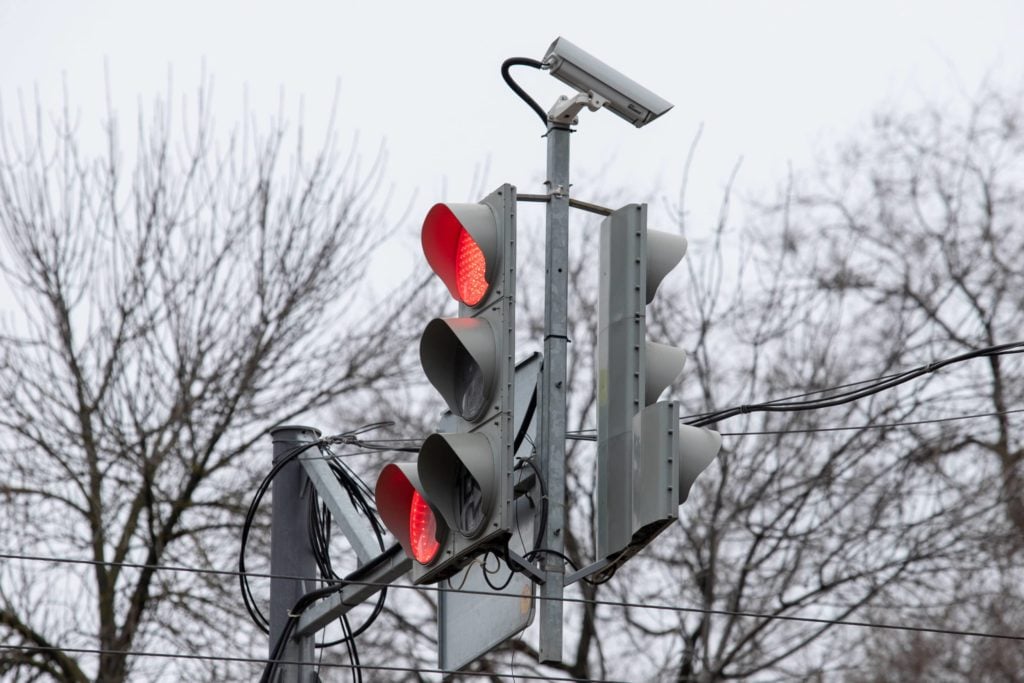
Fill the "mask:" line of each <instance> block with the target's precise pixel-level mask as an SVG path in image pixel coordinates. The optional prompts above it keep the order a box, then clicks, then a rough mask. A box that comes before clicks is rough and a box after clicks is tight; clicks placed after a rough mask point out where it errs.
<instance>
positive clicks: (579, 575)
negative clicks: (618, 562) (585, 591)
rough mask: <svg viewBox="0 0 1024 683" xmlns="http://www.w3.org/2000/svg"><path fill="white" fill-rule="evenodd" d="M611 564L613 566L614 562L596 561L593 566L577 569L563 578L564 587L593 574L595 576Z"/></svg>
mask: <svg viewBox="0 0 1024 683" xmlns="http://www.w3.org/2000/svg"><path fill="white" fill-rule="evenodd" d="M613 564H615V561H614V560H608V559H604V560H598V561H597V562H595V563H594V564H588V565H587V566H586V567H584V568H583V569H579V570H577V571H574V572H573V573H572V574H569V575H567V576H566V577H565V585H566V586H569V585H571V584H574V583H576V582H577V581H580V580H582V579H585V578H587V577H588V576H593V575H594V574H597V573H598V572H600V571H603V570H605V569H607V568H608V567H610V566H612V565H613Z"/></svg>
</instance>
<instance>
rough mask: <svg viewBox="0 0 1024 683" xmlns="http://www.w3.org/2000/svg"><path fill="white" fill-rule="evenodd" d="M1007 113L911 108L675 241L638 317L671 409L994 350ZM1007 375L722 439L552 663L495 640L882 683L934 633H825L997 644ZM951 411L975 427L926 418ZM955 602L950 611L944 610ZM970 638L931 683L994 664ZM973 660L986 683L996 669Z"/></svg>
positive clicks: (733, 426)
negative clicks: (678, 380) (879, 663)
mask: <svg viewBox="0 0 1024 683" xmlns="http://www.w3.org/2000/svg"><path fill="white" fill-rule="evenodd" d="M1016 102H1017V100H1014V99H1007V98H1001V97H998V96H996V95H992V94H986V95H985V96H983V97H982V98H981V99H979V100H978V102H977V103H976V106H975V107H974V108H973V109H972V111H971V115H970V116H969V117H968V118H967V121H966V123H963V124H958V123H957V121H958V119H951V118H950V117H948V116H939V115H937V114H935V113H934V112H927V113H925V114H921V115H914V116H910V117H907V118H905V119H897V118H893V117H883V118H880V119H879V120H878V121H877V122H876V126H875V127H874V128H873V130H872V132H871V133H870V135H867V136H865V137H864V139H865V140H866V142H863V143H861V144H857V145H853V146H852V147H850V148H844V150H843V151H842V153H841V154H840V156H839V157H838V158H836V159H833V160H831V161H830V162H829V164H828V167H827V169H825V171H819V172H818V173H816V174H815V175H814V176H812V177H808V178H806V179H805V178H802V177H799V176H797V177H794V178H792V179H790V180H789V182H787V183H786V184H785V186H784V191H783V193H782V195H781V197H780V200H779V201H778V202H777V203H776V204H774V205H772V206H768V207H762V208H761V209H760V210H759V211H757V212H756V216H757V218H756V219H755V220H753V221H751V223H750V224H749V225H748V226H747V228H746V229H745V230H744V231H743V232H742V233H741V232H738V231H737V230H736V229H735V228H734V227H732V225H731V224H730V221H729V220H728V215H727V213H726V212H724V211H723V216H722V220H721V222H720V224H719V225H718V228H717V230H716V231H714V232H713V234H712V237H711V239H710V240H707V241H704V242H703V243H701V242H697V243H695V244H694V245H692V249H691V254H690V256H689V257H688V262H689V263H690V265H691V276H692V277H691V278H690V281H689V282H688V283H687V284H686V286H685V287H684V288H681V289H679V290H677V292H676V294H675V295H674V296H671V295H667V294H659V299H658V301H659V302H661V304H662V305H661V306H660V307H659V308H658V309H657V310H655V311H653V312H652V313H651V316H650V317H649V329H650V330H651V336H652V337H653V338H657V339H660V340H664V341H675V342H677V343H680V344H681V345H683V346H687V347H689V349H690V351H691V362H690V366H689V368H688V372H687V374H686V377H685V378H684V380H683V384H682V387H681V391H682V394H683V395H684V396H685V397H686V405H687V407H688V408H689V411H690V412H691V414H698V413H703V412H706V411H708V410H714V409H718V408H723V407H728V406H733V405H744V404H752V403H756V402H760V401H764V400H765V399H768V398H778V397H783V396H787V395H803V394H807V393H810V394H811V395H812V396H825V397H828V396H832V395H834V394H835V391H834V390H832V389H831V388H832V387H840V386H842V385H847V384H851V383H853V384H854V386H869V384H870V380H871V379H872V378H873V377H878V376H884V375H888V374H892V373H897V372H901V371H903V370H906V369H908V368H910V367H914V366H918V365H924V364H927V363H930V362H934V361H937V360H940V359H942V358H945V357H949V356H952V355H956V354H958V353H963V352H970V351H976V350H977V349H980V348H983V347H988V346H994V345H997V344H1000V343H1006V342H1011V341H1018V340H1019V339H1020V336H1021V324H1020V322H1021V315H1022V312H1021V311H1022V306H1021V300H1020V296H1019V293H1020V292H1021V291H1024V286H1022V285H1024V283H1021V282H1020V278H1021V272H1022V271H1021V269H1020V268H1019V267H1017V266H1016V263H1017V262H1018V261H1019V260H1020V255H1021V248H1022V246H1021V244H1022V240H1021V237H1020V235H1021V234H1024V233H1021V231H1020V229H1019V227H1020V220H1021V216H1022V215H1024V213H1022V211H1021V209H1022V208H1024V203H1022V201H1021V197H1022V193H1024V178H1022V177H1021V173H1022V171H1021V169H1024V164H1022V163H1021V160H1022V158H1024V146H1022V144H1021V142H1020V137H1019V136H1020V133H1019V130H1020V126H1019V123H1020V120H1021V118H1020V112H1019V108H1018V107H1017V104H1016ZM960 121H962V119H960ZM826 171H827V172H826ZM683 227H684V228H685V227H686V226H683ZM588 255H589V256H593V255H592V254H588V253H587V252H586V251H583V252H581V253H580V254H578V257H579V258H578V259H577V260H576V261H574V264H573V272H572V278H571V282H572V284H571V287H572V294H571V297H572V298H573V301H574V310H575V311H577V312H578V313H580V315H579V317H578V318H577V319H576V320H574V321H573V323H572V324H573V330H572V334H571V336H572V346H571V351H572V353H573V359H574V361H575V363H574V364H572V365H571V367H570V370H571V371H572V372H573V374H572V377H571V379H570V382H571V386H572V387H573V397H574V399H573V405H572V406H571V410H572V414H571V416H570V424H571V425H573V426H574V427H576V428H577V429H586V428H592V426H593V422H592V417H591V410H592V406H593V400H594V397H593V394H592V391H591V390H588V387H591V388H592V379H591V373H592V339H593V330H592V329H590V328H591V326H592V323H593V319H594V317H595V316H594V315H593V306H594V302H593V291H594V290H593V287H592V283H593V275H592V274H591V273H590V270H588V267H589V268H590V269H591V270H592V263H591V264H590V265H589V266H588V264H587V256H588ZM523 280H528V278H524V279H523ZM519 301H520V315H519V320H520V327H521V328H524V327H526V328H530V329H532V330H533V331H534V333H536V331H537V330H536V320H537V313H538V311H537V310H536V308H535V307H531V304H534V305H535V304H536V297H531V295H530V293H529V292H526V293H521V294H520V299H519ZM530 321H532V327H531V322H530ZM1017 374H1019V361H1017V360H1016V359H1015V357H1013V356H991V357H986V358H983V359H978V360H973V361H971V363H970V364H964V365H961V366H957V367H956V368H950V369H947V370H943V372H942V373H941V374H930V375H927V376H925V377H923V378H921V379H919V380H917V381H915V382H913V383H911V384H907V385H904V386H901V387H898V388H895V389H891V390H888V391H886V392H885V393H880V394H876V395H874V396H870V397H865V398H863V399H861V400H858V401H855V402H851V403H847V404H842V405H836V406H833V407H830V408H827V409H824V408H819V409H816V410H813V411H806V412H797V411H791V412H780V413H751V414H748V415H746V416H743V417H738V418H736V419H733V420H730V421H728V422H722V423H721V424H719V425H718V428H719V429H721V431H723V432H725V446H724V448H723V451H722V453H721V454H720V456H719V458H718V459H717V461H716V463H715V465H714V466H713V468H712V469H711V470H710V471H709V472H708V473H707V474H705V475H704V476H703V477H702V478H701V479H700V480H699V481H698V485H697V487H696V488H695V491H694V492H693V493H692V495H691V497H690V500H689V501H687V503H686V505H685V506H684V507H683V509H682V513H683V516H684V519H683V521H682V523H681V524H680V525H679V526H678V527H676V528H674V529H673V530H672V531H671V532H669V533H666V534H665V535H664V536H662V537H660V538H659V540H658V541H657V542H655V543H654V544H652V545H651V547H649V548H648V549H647V550H645V551H644V552H643V553H641V554H640V555H639V556H637V557H636V558H634V559H633V560H631V562H630V563H629V564H627V565H626V566H624V567H623V568H622V569H621V570H620V571H619V572H618V574H616V576H615V578H613V579H612V580H611V581H610V582H609V583H608V584H605V585H602V586H592V585H588V584H584V585H582V586H577V587H575V588H574V589H573V592H570V595H572V596H574V597H583V598H585V599H586V600H588V601H593V602H590V603H588V604H586V605H584V606H582V607H571V606H570V607H568V608H567V618H568V619H569V624H570V627H569V629H568V630H567V633H568V634H570V636H569V638H570V643H569V644H568V646H567V653H568V659H567V662H566V664H564V665H562V666H560V667H554V668H552V667H550V666H541V665H538V664H537V663H536V652H535V651H534V650H533V649H532V647H531V646H530V645H529V644H528V643H525V642H523V641H518V640H517V641H514V642H513V643H511V644H510V646H509V649H511V650H512V651H514V652H515V653H516V654H518V655H519V656H518V657H517V658H516V659H515V660H514V661H515V670H516V671H524V672H530V673H535V674H538V675H544V674H545V672H547V673H556V672H558V673H561V674H563V675H564V674H570V675H573V676H578V677H584V678H616V679H618V678H624V679H627V680H679V681H711V680H721V679H728V678H749V677H794V678H797V679H814V678H832V677H835V676H840V675H847V674H848V675H851V676H857V675H860V674H857V673H850V672H851V671H852V672H857V671H861V672H865V674H864V675H866V676H868V679H870V677H871V673H870V672H871V671H872V669H870V668H865V667H866V664H865V662H867V661H870V660H871V659H872V657H873V656H872V655H870V654H867V655H866V654H865V653H866V652H873V651H877V652H880V653H882V654H883V655H884V656H885V657H886V658H885V661H887V662H891V661H892V660H893V659H895V658H897V657H899V656H900V653H904V652H912V651H917V652H921V651H922V650H921V648H923V647H925V646H927V647H929V648H933V649H934V648H936V647H938V644H939V643H941V642H943V641H941V640H939V639H940V638H943V637H946V638H948V636H942V635H934V636H929V637H927V638H926V639H925V638H921V637H919V636H907V637H906V639H902V638H901V637H900V636H899V635H898V634H899V633H900V632H899V631H895V632H894V631H892V630H891V629H886V630H885V631H884V633H886V634H889V637H886V638H880V637H879V635H878V634H879V633H881V632H877V631H874V630H872V629H870V628H866V627H863V626H849V625H841V623H840V622H843V621H851V620H852V621H867V622H874V623H882V624H885V625H887V626H900V625H911V626H913V625H925V626H931V627H937V628H952V629H956V628H964V627H965V624H966V622H968V621H970V620H971V619H977V618H979V616H984V615H985V614H991V615H994V616H993V619H992V620H991V621H990V622H989V623H988V626H990V627H991V628H990V630H991V631H992V632H1004V633H1005V632H1007V631H1006V629H1007V628H1011V629H1012V625H1013V624H1016V623H1019V615H1018V614H1017V613H1016V611H1015V610H1016V609H1017V608H1016V607H1015V605H1016V604H1017V602H1015V601H1014V600H1010V599H1007V600H1005V601H1003V602H999V601H998V598H997V597H996V596H998V595H1000V594H1006V589H1005V586H1007V585H1012V584H1013V581H1014V579H1013V577H1016V576H1017V572H1018V570H1016V569H1015V568H1014V567H1015V564H1016V563H1015V562H1014V560H1013V557H1014V556H1015V553H1016V552H1017V551H1016V549H1015V548H1016V546H1015V545H1014V542H1013V539H1014V538H1015V537H1017V534H1018V533H1019V531H1018V526H1017V521H1016V518H1017V516H1018V510H1019V501H1020V492H1019V486H1017V485H1016V484H1015V482H1016V481H1017V478H1018V477H1019V476H1020V472H1019V457H1020V448H1021V445H1020V439H1019V437H1018V436H1015V434H1014V430H1013V429H1012V422H1011V420H1012V419H1013V417H1012V414H1010V413H1007V411H1008V410H1009V409H1011V408H1012V407H1014V406H1016V405H1018V404H1019V403H1020V398H1021V397H1020V391H1021V387H1020V386H1019V382H1014V381H1013V380H1012V378H1013V377H1014V376H1015V375H1017ZM965 413H969V414H974V413H985V414H986V417H984V418H974V419H970V420H951V421H942V422H933V420H937V419H943V420H945V419H946V418H950V417H954V418H955V417H959V416H961V415H962V414H965ZM908 422H909V423H913V424H906V423H908ZM569 467H570V472H569V486H570V495H569V497H568V501H569V505H570V506H571V509H570V510H569V511H568V519H569V520H570V521H571V528H570V529H569V530H567V536H566V549H567V552H568V554H569V556H570V558H571V559H572V560H573V561H574V562H576V563H577V564H583V563H585V562H587V561H588V560H590V559H592V552H593V548H592V544H591V541H590V538H591V533H592V531H591V530H592V525H593V509H592V505H593V504H592V492H593V491H592V479H591V477H592V476H593V459H592V453H590V452H589V451H588V449H587V447H586V446H585V445H584V444H583V443H581V442H575V443H574V445H571V446H570V448H569ZM1000 586H1002V587H1003V588H1002V589H1001V588H1000ZM609 601H611V602H612V603H620V604H612V605H607V604H602V603H605V602H609ZM963 601H966V602H967V604H969V605H971V606H972V609H970V610H962V609H961V610H959V611H958V610H956V609H953V608H951V604H962V603H963ZM621 603H625V605H626V606H623V605H622V604H621ZM985 605H988V606H990V607H989V608H985V607H984V606H985ZM996 606H998V608H999V609H995V607H996ZM973 630H985V629H983V628H982V629H979V628H978V627H977V623H976V622H975V624H974V629H973ZM1010 632H1011V633H1012V630H1011V631H1010ZM970 642H972V643H977V649H973V646H972V645H970V644H965V643H964V642H963V641H962V639H961V640H958V641H957V643H956V645H957V647H956V648H955V649H950V651H951V652H955V653H960V654H958V655H956V657H955V659H954V661H953V665H952V666H950V667H947V668H945V669H942V671H943V672H944V673H943V675H949V676H950V677H957V676H961V677H963V676H967V675H968V672H970V671H971V670H972V669H971V664H970V663H971V662H977V661H979V660H980V659H984V658H985V657H986V656H987V655H985V652H987V651H988V649H987V648H991V647H992V643H993V641H992V640H990V639H989V640H986V639H983V638H982V639H976V640H973V641H970ZM915 643H924V645H920V646H918V645H915ZM915 647H916V648H917V650H914V648H915ZM872 648H875V650H872ZM886 653H888V654H886ZM510 661H511V659H510V653H509V651H508V650H506V651H503V652H498V653H495V654H494V655H492V656H491V657H490V658H488V661H487V663H486V664H485V665H484V666H486V668H487V670H490V671H509V667H510V664H509V662H510ZM992 661H993V667H992V669H991V671H992V672H993V676H998V675H999V672H1000V671H1004V670H1009V668H1012V666H1013V662H1014V660H1013V658H1012V657H1009V658H1007V657H1000V658H996V659H993V660H992ZM931 667H932V668H930V669H928V670H929V671H936V670H938V669H936V668H935V667H936V665H935V664H934V663H932V664H931ZM879 671H883V670H879ZM904 671H905V673H907V675H908V676H909V675H913V672H912V671H911V670H910V669H909V668H908V669H905V670H904ZM876 677H879V678H884V677H885V675H884V674H876Z"/></svg>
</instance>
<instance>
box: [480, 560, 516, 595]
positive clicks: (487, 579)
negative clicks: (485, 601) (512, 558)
mask: <svg viewBox="0 0 1024 683" xmlns="http://www.w3.org/2000/svg"><path fill="white" fill-rule="evenodd" d="M487 555H493V556H494V559H495V560H497V561H498V568H497V569H495V570H494V571H493V572H489V571H487ZM505 566H506V567H507V568H508V578H507V579H505V583H503V584H501V585H500V586H495V585H494V584H493V583H491V578H490V575H491V574H497V573H498V572H499V571H500V570H501V558H500V557H498V554H497V553H495V552H494V551H492V550H488V551H487V552H486V553H485V554H484V561H483V564H481V565H480V568H481V569H482V570H483V575H484V582H486V583H487V585H488V586H490V587H491V590H493V591H495V592H498V593H500V592H501V591H503V590H505V589H506V588H508V585H509V584H510V583H512V577H513V576H515V574H516V573H515V571H513V569H512V565H511V563H510V562H508V559H507V558H506V560H505Z"/></svg>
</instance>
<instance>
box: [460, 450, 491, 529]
mask: <svg viewBox="0 0 1024 683" xmlns="http://www.w3.org/2000/svg"><path fill="white" fill-rule="evenodd" d="M455 489H456V493H455V505H456V514H457V515H458V522H459V533H461V534H463V535H464V536H473V535H475V534H476V533H477V532H478V531H479V530H480V527H481V526H482V525H483V523H484V492H483V490H482V489H481V488H480V484H479V483H477V480H476V479H475V478H473V475H472V474H470V473H469V470H468V469H466V468H465V467H464V466H462V467H459V471H458V472H457V474H456V477H455Z"/></svg>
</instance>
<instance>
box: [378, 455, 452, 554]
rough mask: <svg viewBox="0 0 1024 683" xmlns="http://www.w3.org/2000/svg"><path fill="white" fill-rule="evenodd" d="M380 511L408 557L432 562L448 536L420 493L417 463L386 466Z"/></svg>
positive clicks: (380, 487) (380, 484)
mask: <svg viewBox="0 0 1024 683" xmlns="http://www.w3.org/2000/svg"><path fill="white" fill-rule="evenodd" d="M375 496H376V499H377V511H378V512H379V513H380V518H381V520H383V522H384V526H386V527H387V528H388V530H389V531H390V532H391V533H392V534H394V535H395V538H397V539H398V543H399V544H400V545H401V546H402V548H403V549H404V550H405V552H406V554H407V555H409V557H411V558H413V559H414V560H416V561H417V562H419V563H420V564H430V563H431V562H433V561H434V559H435V558H436V557H437V554H438V552H439V551H440V549H441V542H442V541H443V540H444V537H445V529H446V527H445V525H444V522H443V521H441V520H439V519H438V515H437V514H436V513H435V512H434V510H433V508H431V507H430V505H429V504H428V503H427V501H426V499H425V498H424V497H423V496H422V495H421V493H420V485H419V476H418V475H417V474H416V465H414V464H412V463H401V464H391V465H386V466H385V467H384V469H383V470H381V473H380V476H379V477H377V486H376V491H375Z"/></svg>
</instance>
